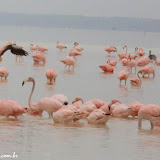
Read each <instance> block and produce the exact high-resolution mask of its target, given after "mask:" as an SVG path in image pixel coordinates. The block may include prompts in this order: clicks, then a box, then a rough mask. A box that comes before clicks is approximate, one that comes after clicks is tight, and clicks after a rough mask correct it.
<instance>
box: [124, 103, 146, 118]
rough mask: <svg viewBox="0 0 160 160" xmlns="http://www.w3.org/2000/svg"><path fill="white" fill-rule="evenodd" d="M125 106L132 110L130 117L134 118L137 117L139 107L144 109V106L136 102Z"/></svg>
mask: <svg viewBox="0 0 160 160" xmlns="http://www.w3.org/2000/svg"><path fill="white" fill-rule="evenodd" d="M127 106H128V107H129V108H131V109H132V111H131V113H130V115H131V116H132V117H135V116H138V112H139V110H140V108H141V107H144V104H142V103H140V102H137V101H136V102H131V103H129V104H128V105H127Z"/></svg>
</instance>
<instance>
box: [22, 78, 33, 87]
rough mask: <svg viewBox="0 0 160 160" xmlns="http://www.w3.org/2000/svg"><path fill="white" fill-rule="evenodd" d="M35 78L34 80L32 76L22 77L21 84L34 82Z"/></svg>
mask: <svg viewBox="0 0 160 160" xmlns="http://www.w3.org/2000/svg"><path fill="white" fill-rule="evenodd" d="M34 81H35V80H34V78H33V77H29V78H27V79H24V80H23V81H22V86H23V85H24V84H25V83H26V82H34Z"/></svg>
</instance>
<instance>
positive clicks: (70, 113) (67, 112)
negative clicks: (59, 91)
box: [52, 106, 80, 124]
mask: <svg viewBox="0 0 160 160" xmlns="http://www.w3.org/2000/svg"><path fill="white" fill-rule="evenodd" d="M67 107H69V106H67ZM72 107H74V106H71V108H72ZM79 114H80V112H79V111H77V110H75V111H74V110H72V109H68V108H63V109H59V110H58V111H57V112H55V113H54V114H53V115H52V118H53V121H54V123H63V124H68V123H71V122H73V120H74V119H75V117H76V116H77V115H79Z"/></svg>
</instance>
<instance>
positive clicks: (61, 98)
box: [51, 94, 68, 105]
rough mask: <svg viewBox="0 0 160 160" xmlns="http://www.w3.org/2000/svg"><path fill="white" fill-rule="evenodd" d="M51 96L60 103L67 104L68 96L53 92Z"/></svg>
mask: <svg viewBox="0 0 160 160" xmlns="http://www.w3.org/2000/svg"><path fill="white" fill-rule="evenodd" d="M51 98H54V99H56V100H58V101H59V102H61V103H62V105H68V98H67V97H66V96H64V95H63V94H55V95H53V96H52V97H51Z"/></svg>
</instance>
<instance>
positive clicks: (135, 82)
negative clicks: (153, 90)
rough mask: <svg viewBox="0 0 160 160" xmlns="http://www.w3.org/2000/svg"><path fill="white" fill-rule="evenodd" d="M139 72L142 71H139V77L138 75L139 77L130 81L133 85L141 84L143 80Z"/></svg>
mask: <svg viewBox="0 0 160 160" xmlns="http://www.w3.org/2000/svg"><path fill="white" fill-rule="evenodd" d="M139 73H140V72H138V73H137V77H138V78H133V79H131V80H130V83H131V85H132V86H141V84H142V80H141V78H140V77H139Z"/></svg>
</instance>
